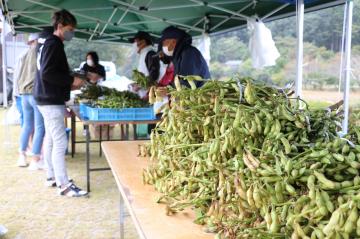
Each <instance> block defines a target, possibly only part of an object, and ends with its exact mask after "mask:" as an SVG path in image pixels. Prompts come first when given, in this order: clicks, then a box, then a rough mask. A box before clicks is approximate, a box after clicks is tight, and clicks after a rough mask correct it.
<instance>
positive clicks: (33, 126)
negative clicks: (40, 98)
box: [20, 95, 45, 156]
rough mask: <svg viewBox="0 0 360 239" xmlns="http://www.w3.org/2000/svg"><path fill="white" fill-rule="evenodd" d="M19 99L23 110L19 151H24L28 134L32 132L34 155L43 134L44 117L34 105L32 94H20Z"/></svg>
mask: <svg viewBox="0 0 360 239" xmlns="http://www.w3.org/2000/svg"><path fill="white" fill-rule="evenodd" d="M21 100H22V108H23V112H24V125H23V127H22V129H21V136H20V151H21V152H25V151H26V149H27V147H28V145H29V139H30V136H31V134H32V133H34V137H33V145H32V153H33V155H35V156H39V155H40V154H41V148H42V144H43V140H44V135H45V126H44V119H43V117H42V115H41V113H40V111H39V109H38V107H37V105H36V102H35V99H34V96H32V95H22V96H21Z"/></svg>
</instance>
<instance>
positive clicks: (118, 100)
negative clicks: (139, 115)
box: [93, 91, 149, 109]
mask: <svg viewBox="0 0 360 239" xmlns="http://www.w3.org/2000/svg"><path fill="white" fill-rule="evenodd" d="M93 106H95V107H99V108H115V109H118V108H142V107H149V104H148V103H147V102H146V101H144V100H142V99H141V98H140V97H139V96H138V95H137V94H134V93H132V92H129V91H121V92H120V91H117V92H113V93H111V94H110V95H105V96H104V97H103V99H98V100H97V101H95V102H94V103H93Z"/></svg>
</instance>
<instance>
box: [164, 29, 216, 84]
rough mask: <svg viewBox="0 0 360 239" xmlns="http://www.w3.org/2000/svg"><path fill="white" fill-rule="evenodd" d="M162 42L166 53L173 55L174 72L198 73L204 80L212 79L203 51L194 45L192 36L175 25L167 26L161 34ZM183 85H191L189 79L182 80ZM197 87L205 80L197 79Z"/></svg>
mask: <svg viewBox="0 0 360 239" xmlns="http://www.w3.org/2000/svg"><path fill="white" fill-rule="evenodd" d="M160 42H161V44H162V51H163V53H164V54H165V55H167V56H170V57H172V62H173V64H174V74H175V76H176V75H179V76H189V75H197V76H201V77H202V78H203V79H204V80H207V79H210V72H209V67H208V65H207V63H206V61H205V59H204V57H203V56H202V54H201V52H200V51H199V50H198V49H197V48H196V47H194V46H192V45H191V44H192V37H191V36H190V35H189V34H187V33H186V32H185V31H183V30H181V29H179V28H176V27H174V26H170V27H167V28H165V29H164V30H163V32H162V34H161V39H160ZM180 83H181V84H182V85H185V86H186V87H190V86H189V84H188V82H187V81H184V80H180ZM195 83H196V85H197V87H201V86H202V85H203V84H204V82H203V81H196V82H195Z"/></svg>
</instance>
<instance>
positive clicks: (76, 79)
mask: <svg viewBox="0 0 360 239" xmlns="http://www.w3.org/2000/svg"><path fill="white" fill-rule="evenodd" d="M84 83H85V82H84V80H82V79H80V78H79V77H74V82H73V84H72V85H71V90H78V89H80V88H81V87H82V86H83V85H84Z"/></svg>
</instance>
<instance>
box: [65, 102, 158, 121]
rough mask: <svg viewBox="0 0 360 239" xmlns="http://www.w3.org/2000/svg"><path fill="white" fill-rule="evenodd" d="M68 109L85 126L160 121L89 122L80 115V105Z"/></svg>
mask: <svg viewBox="0 0 360 239" xmlns="http://www.w3.org/2000/svg"><path fill="white" fill-rule="evenodd" d="M67 108H68V109H70V110H71V112H73V113H74V114H75V116H76V117H77V118H79V119H80V120H81V122H82V123H83V124H92V125H94V124H99V125H100V124H101V125H106V124H156V123H158V122H159V121H160V119H155V120H109V121H98V120H88V119H84V118H83V117H82V115H81V114H80V107H79V106H78V105H72V106H67Z"/></svg>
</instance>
